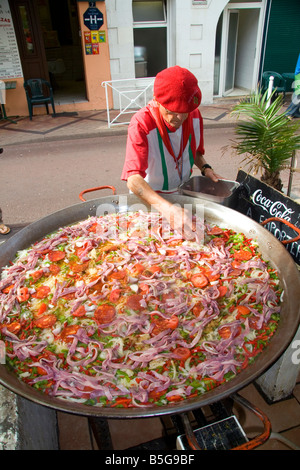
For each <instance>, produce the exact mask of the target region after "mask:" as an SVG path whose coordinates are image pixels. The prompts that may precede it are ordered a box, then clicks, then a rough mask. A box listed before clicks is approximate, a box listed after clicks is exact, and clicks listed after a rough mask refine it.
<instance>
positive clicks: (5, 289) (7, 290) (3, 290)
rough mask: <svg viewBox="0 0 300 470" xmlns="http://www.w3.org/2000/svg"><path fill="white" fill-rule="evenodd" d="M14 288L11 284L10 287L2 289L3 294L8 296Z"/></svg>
mask: <svg viewBox="0 0 300 470" xmlns="http://www.w3.org/2000/svg"><path fill="white" fill-rule="evenodd" d="M14 286H15V285H14V284H11V285H10V286H7V287H4V289H2V292H3V294H8V293H9V291H11V290H12V289H13V288H14Z"/></svg>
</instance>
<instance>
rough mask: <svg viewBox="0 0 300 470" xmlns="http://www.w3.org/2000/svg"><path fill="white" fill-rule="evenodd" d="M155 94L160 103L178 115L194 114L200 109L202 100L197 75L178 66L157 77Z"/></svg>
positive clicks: (163, 71) (165, 70)
mask: <svg viewBox="0 0 300 470" xmlns="http://www.w3.org/2000/svg"><path fill="white" fill-rule="evenodd" d="M153 92H154V98H155V99H156V101H158V103H160V104H161V105H162V106H163V107H164V108H166V109H168V110H169V111H172V112H178V113H190V112H192V111H193V110H194V109H196V108H198V106H199V105H200V103H201V98H202V95H201V91H200V88H199V87H198V80H197V78H196V77H195V75H193V74H192V73H191V72H190V71H189V70H187V69H184V68H182V67H179V66H178V65H175V67H169V68H167V69H164V70H162V71H161V72H159V73H158V74H157V75H156V77H155V81H154V89H153Z"/></svg>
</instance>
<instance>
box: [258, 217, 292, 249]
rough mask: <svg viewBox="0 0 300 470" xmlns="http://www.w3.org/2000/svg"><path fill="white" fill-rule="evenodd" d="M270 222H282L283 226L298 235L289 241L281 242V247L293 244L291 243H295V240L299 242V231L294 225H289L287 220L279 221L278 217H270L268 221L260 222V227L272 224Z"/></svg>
mask: <svg viewBox="0 0 300 470" xmlns="http://www.w3.org/2000/svg"><path fill="white" fill-rule="evenodd" d="M272 221H276V222H282V223H283V224H285V225H287V226H288V227H290V228H292V229H293V230H295V232H297V233H298V234H299V235H297V237H295V238H292V239H291V240H283V242H281V243H282V244H283V245H288V244H289V243H293V242H296V241H297V240H300V229H299V228H298V227H295V225H293V224H291V223H290V222H288V221H287V220H285V219H281V218H280V217H270V218H269V219H266V220H264V221H263V222H261V225H266V224H267V223H268V222H272Z"/></svg>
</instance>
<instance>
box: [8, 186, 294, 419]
mask: <svg viewBox="0 0 300 470" xmlns="http://www.w3.org/2000/svg"><path fill="white" fill-rule="evenodd" d="M165 197H166V199H168V200H170V202H173V203H175V204H180V205H185V204H189V205H192V206H193V208H194V206H195V205H196V204H197V205H198V204H202V205H203V207H204V216H205V219H206V220H207V221H208V222H211V223H215V224H219V225H221V226H224V227H228V228H232V229H233V230H239V231H241V232H243V233H245V234H246V236H247V235H248V236H249V235H251V238H255V239H257V240H258V243H259V248H261V245H262V246H263V249H262V250H261V249H260V251H261V252H262V254H263V258H265V259H269V260H270V262H271V263H272V264H273V265H274V267H275V268H276V269H278V270H279V275H280V278H281V282H282V284H283V289H284V296H283V304H282V312H281V314H282V318H281V321H280V324H279V327H278V330H277V331H276V333H275V334H274V336H273V337H272V339H271V341H270V343H269V345H268V347H267V348H266V349H265V350H264V351H263V352H262V353H261V354H260V356H259V357H258V358H257V359H256V360H255V362H254V363H253V364H252V365H251V366H249V367H247V368H246V369H244V370H243V371H241V372H240V373H239V374H237V375H236V376H235V377H234V378H233V379H231V380H230V381H229V382H226V383H224V384H222V385H220V386H218V387H216V388H215V389H213V390H211V391H209V392H206V393H205V394H203V395H199V396H197V397H194V398H191V399H185V400H183V401H182V402H177V403H174V404H169V405H165V406H161V407H158V406H151V407H140V408H123V409H120V408H109V407H94V406H89V405H84V404H81V403H78V402H72V401H69V400H68V401H67V400H63V399H59V398H54V397H49V396H47V395H44V394H42V393H40V392H39V391H38V390H35V389H33V388H32V387H30V386H28V385H26V384H25V383H23V382H21V381H20V380H19V379H18V378H17V376H16V375H14V374H13V373H12V372H11V371H9V370H8V368H7V367H6V366H5V365H1V366H0V384H1V385H3V386H4V387H6V388H7V389H8V390H10V391H12V392H14V393H16V394H17V395H20V396H21V397H23V398H26V399H28V400H30V401H33V402H35V403H36V404H39V405H43V406H46V407H49V408H52V409H55V410H58V411H63V412H68V413H73V414H77V415H82V416H94V417H97V416H98V417H102V418H109V419H124V418H125V419H130V418H146V417H155V416H161V415H167V414H175V413H176V414H178V413H183V412H187V411H190V410H193V409H196V408H200V407H202V406H205V405H208V404H211V403H213V402H217V401H219V400H222V399H224V398H226V397H228V396H230V395H232V394H233V393H235V392H237V391H238V390H240V389H242V388H244V387H245V386H247V385H249V384H250V383H251V382H253V381H254V380H255V379H257V378H258V377H259V376H260V375H261V374H262V373H263V372H265V371H266V370H267V369H268V368H269V367H270V366H271V365H272V364H273V363H274V362H276V360H277V359H278V358H279V357H280V355H281V354H282V353H283V352H284V351H285V349H286V348H287V347H288V346H289V344H290V342H291V340H292V338H293V336H294V334H295V333H296V331H297V327H298V324H299V318H300V309H299V307H298V305H297V302H296V301H295V299H296V298H297V295H298V292H299V290H300V277H299V273H298V270H297V268H296V265H295V263H294V261H293V259H292V257H291V256H290V254H289V253H288V252H287V250H286V248H285V247H284V246H283V245H282V244H281V243H280V242H279V241H278V240H277V239H276V238H275V237H274V236H273V235H272V234H271V233H270V232H268V231H267V230H266V229H265V228H263V227H262V226H261V225H259V224H258V223H257V222H255V221H253V220H252V219H250V218H248V217H247V216H245V215H242V214H240V213H238V212H236V211H234V210H232V209H230V208H227V207H224V206H221V205H219V204H216V203H214V202H210V201H207V200H201V199H199V198H191V197H189V196H182V195H172V196H170V195H169V196H165ZM124 201H127V205H125V206H124V204H123V202H124ZM122 204H123V205H122ZM139 204H140V200H139V199H138V198H136V197H135V196H133V195H127V194H126V195H120V196H107V197H104V198H99V199H93V200H91V201H87V202H84V203H79V204H75V205H73V206H69V207H67V208H65V209H62V210H60V211H57V212H54V213H52V214H50V215H48V216H46V217H43V218H42V219H40V220H38V221H36V222H33V223H32V224H30V225H28V226H27V227H25V228H23V229H22V230H20V231H19V232H18V233H17V234H15V235H13V236H12V237H11V238H10V239H8V240H7V241H6V242H5V243H4V244H3V245H2V246H0V268H2V267H4V266H6V265H7V263H8V262H9V260H10V259H13V257H14V254H15V253H16V251H18V250H20V249H24V248H27V247H28V246H30V244H31V243H34V242H36V241H38V240H39V239H41V238H42V237H43V236H45V235H46V234H49V233H51V232H52V231H54V230H57V229H58V228H60V227H62V226H64V225H68V224H72V223H76V222H79V221H80V220H83V219H85V218H87V217H88V216H93V215H95V214H96V212H97V209H98V208H99V206H103V205H105V207H106V206H111V207H113V208H114V209H115V211H116V212H118V211H123V210H127V209H128V210H135V209H136V205H139ZM132 208H134V209H132Z"/></svg>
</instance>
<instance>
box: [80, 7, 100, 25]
mask: <svg viewBox="0 0 300 470" xmlns="http://www.w3.org/2000/svg"><path fill="white" fill-rule="evenodd" d="M83 22H84V24H85V26H86V27H87V28H89V29H90V30H91V31H97V30H98V29H100V28H101V26H102V25H103V14H102V13H101V11H100V10H98V8H95V7H89V8H88V9H87V10H86V11H85V12H84V13H83Z"/></svg>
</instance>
